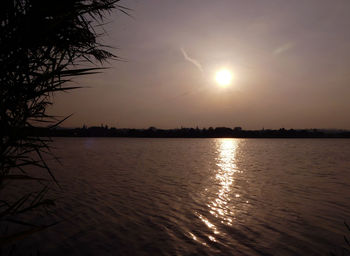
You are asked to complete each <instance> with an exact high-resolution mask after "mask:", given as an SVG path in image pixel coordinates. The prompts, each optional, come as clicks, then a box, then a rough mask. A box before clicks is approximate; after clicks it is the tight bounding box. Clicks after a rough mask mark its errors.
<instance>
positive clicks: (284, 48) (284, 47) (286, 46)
mask: <svg viewBox="0 0 350 256" xmlns="http://www.w3.org/2000/svg"><path fill="white" fill-rule="evenodd" d="M294 46H295V43H294V42H288V43H286V44H284V45H281V46H280V47H278V48H277V49H275V50H274V51H273V53H274V54H275V55H278V54H281V53H284V52H286V51H288V50H290V49H292V48H294Z"/></svg>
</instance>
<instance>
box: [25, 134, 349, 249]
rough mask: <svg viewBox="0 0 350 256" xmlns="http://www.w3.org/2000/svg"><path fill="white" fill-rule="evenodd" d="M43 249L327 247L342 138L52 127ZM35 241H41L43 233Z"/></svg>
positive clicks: (336, 205) (344, 208) (344, 165)
mask: <svg viewBox="0 0 350 256" xmlns="http://www.w3.org/2000/svg"><path fill="white" fill-rule="evenodd" d="M54 146H55V148H56V149H55V151H54V152H55V154H56V155H58V156H59V157H61V160H62V163H63V165H62V166H60V165H58V164H57V163H54V162H53V163H52V167H53V169H54V171H55V174H56V177H57V178H58V179H59V181H60V184H61V186H62V189H63V192H61V195H60V196H63V198H62V199H60V200H59V204H58V207H57V210H56V211H55V215H56V217H57V218H65V221H63V222H62V223H61V224H59V225H57V226H55V227H53V228H50V229H49V230H47V231H44V232H42V233H41V234H39V235H36V236H35V237H34V238H33V241H35V242H32V243H31V249H33V248H39V251H40V252H42V253H47V254H50V255H327V254H328V253H329V252H331V251H336V250H340V249H341V248H342V247H343V246H344V247H345V243H344V239H343V235H346V234H348V235H349V236H350V232H348V233H347V231H346V228H345V226H344V224H343V222H344V221H346V220H347V221H348V222H349V223H350V208H349V204H350V170H349V167H350V140H346V139H323V140H321V139H134V138H58V139H55V142H54ZM43 241H44V242H43Z"/></svg>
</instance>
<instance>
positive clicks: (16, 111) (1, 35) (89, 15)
mask: <svg viewBox="0 0 350 256" xmlns="http://www.w3.org/2000/svg"><path fill="white" fill-rule="evenodd" d="M119 1H120V0H50V1H47V0H2V1H1V2H0V67H1V68H0V134H1V140H0V195H1V198H0V221H1V224H2V225H3V224H4V223H5V222H6V223H7V222H15V223H17V224H21V225H22V226H23V230H21V231H18V232H16V233H11V234H1V237H0V248H1V246H3V245H5V244H8V243H10V242H12V241H14V240H17V239H19V238H23V237H26V236H28V235H30V234H32V233H34V232H37V231H39V230H42V229H43V228H46V227H47V226H48V225H44V226H43V225H34V224H32V223H27V222H24V221H22V220H21V216H22V214H23V213H26V212H29V211H32V210H34V209H37V208H42V207H47V206H50V205H52V204H54V201H53V200H49V199H45V194H46V193H47V190H48V186H47V184H46V185H45V186H44V187H43V188H42V189H41V190H39V191H38V192H36V193H33V192H32V191H25V192H23V193H24V194H20V195H19V196H18V197H14V196H12V198H11V199H8V198H6V199H5V198H3V196H4V193H5V192H6V191H7V188H8V187H9V184H11V183H10V181H11V182H12V183H13V182H15V184H17V186H20V184H19V183H18V182H20V181H35V182H40V183H41V184H43V183H47V182H49V180H44V179H43V178H41V177H36V176H33V175H31V173H32V172H31V171H29V170H30V169H32V168H33V167H35V168H39V169H44V170H46V171H47V172H48V173H49V174H50V176H51V179H52V180H53V181H54V182H56V184H58V183H57V181H56V179H55V176H54V175H53V173H52V172H51V170H50V168H49V166H48V164H47V163H46V158H45V155H47V154H51V153H50V141H51V140H50V138H43V137H40V136H39V135H35V134H33V133H31V132H29V131H30V130H32V129H34V128H35V127H42V126H46V127H49V128H53V127H56V126H57V125H59V124H60V123H61V122H62V121H64V120H61V121H59V120H58V118H57V117H54V116H50V115H48V114H47V107H48V106H50V105H51V104H52V96H53V95H54V94H55V93H56V92H60V91H69V90H72V89H76V88H79V86H71V83H70V82H71V81H72V79H73V78H74V77H77V76H82V75H89V74H94V73H97V72H100V71H101V69H102V66H101V65H100V64H102V63H103V62H105V61H107V60H111V59H117V60H118V59H119V58H118V57H117V56H115V55H114V54H113V53H111V52H110V51H109V47H108V46H106V45H103V44H101V43H100V42H99V41H98V38H99V37H100V36H101V35H102V34H103V31H102V32H99V31H98V30H101V27H102V26H101V25H104V20H105V17H106V16H107V15H108V14H110V13H111V12H112V11H113V10H114V9H117V10H119V11H121V12H123V13H125V14H128V12H129V9H128V8H126V7H123V6H122V5H120V4H119ZM51 155H52V154H51Z"/></svg>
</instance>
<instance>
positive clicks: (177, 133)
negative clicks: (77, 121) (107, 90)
mask: <svg viewBox="0 0 350 256" xmlns="http://www.w3.org/2000/svg"><path fill="white" fill-rule="evenodd" d="M31 132H32V133H35V134H36V135H37V136H51V137H141V138H350V131H346V130H322V129H284V128H281V129H277V130H271V129H261V130H243V129H242V128H241V127H234V128H228V127H216V128H213V127H209V128H202V129H200V128H198V127H196V128H178V129H157V128H156V127H149V128H148V129H128V128H120V129H117V128H115V127H112V128H109V127H108V126H104V125H101V126H92V127H86V126H85V125H84V126H83V127H82V128H73V129H63V128H58V129H50V130H49V129H44V128H41V129H36V130H32V131H31Z"/></svg>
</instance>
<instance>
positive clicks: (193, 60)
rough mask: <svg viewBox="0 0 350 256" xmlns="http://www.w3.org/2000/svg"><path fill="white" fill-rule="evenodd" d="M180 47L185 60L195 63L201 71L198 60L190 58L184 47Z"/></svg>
mask: <svg viewBox="0 0 350 256" xmlns="http://www.w3.org/2000/svg"><path fill="white" fill-rule="evenodd" d="M180 49H181V52H182V54H183V56H184V58H185V60H187V61H188V62H190V63H192V64H193V65H195V66H196V67H197V68H198V69H199V71H200V72H202V73H203V67H202V65H201V64H200V62H199V61H198V60H195V59H193V58H191V57H190V56H188V54H187V52H186V51H185V49H184V48H182V47H181V48H180Z"/></svg>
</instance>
